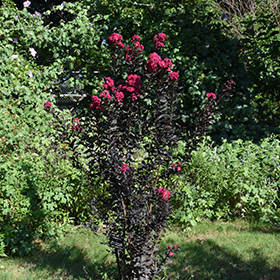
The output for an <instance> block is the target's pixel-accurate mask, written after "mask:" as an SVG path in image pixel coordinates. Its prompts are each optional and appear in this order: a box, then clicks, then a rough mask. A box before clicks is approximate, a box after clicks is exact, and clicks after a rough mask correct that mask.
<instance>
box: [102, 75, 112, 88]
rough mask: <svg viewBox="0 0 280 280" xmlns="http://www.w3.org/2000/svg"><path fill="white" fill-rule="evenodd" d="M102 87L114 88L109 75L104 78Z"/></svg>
mask: <svg viewBox="0 0 280 280" xmlns="http://www.w3.org/2000/svg"><path fill="white" fill-rule="evenodd" d="M102 87H103V88H105V89H110V90H115V88H114V81H113V80H112V79H111V78H110V77H107V78H106V79H105V83H104V84H103V85H102Z"/></svg>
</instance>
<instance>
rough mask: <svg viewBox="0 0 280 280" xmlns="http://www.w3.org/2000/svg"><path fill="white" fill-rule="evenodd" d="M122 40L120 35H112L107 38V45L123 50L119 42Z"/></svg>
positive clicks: (122, 45)
mask: <svg viewBox="0 0 280 280" xmlns="http://www.w3.org/2000/svg"><path fill="white" fill-rule="evenodd" d="M121 40H122V35H121V34H118V33H113V34H112V35H111V36H110V37H109V38H108V43H109V44H110V45H112V46H113V47H120V48H124V44H123V43H122V42H121Z"/></svg>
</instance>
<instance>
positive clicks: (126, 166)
mask: <svg viewBox="0 0 280 280" xmlns="http://www.w3.org/2000/svg"><path fill="white" fill-rule="evenodd" d="M128 169H129V166H128V165H127V164H126V163H125V164H124V165H123V166H121V167H120V170H121V172H122V173H123V174H124V173H125V172H126V171H127V170H128Z"/></svg>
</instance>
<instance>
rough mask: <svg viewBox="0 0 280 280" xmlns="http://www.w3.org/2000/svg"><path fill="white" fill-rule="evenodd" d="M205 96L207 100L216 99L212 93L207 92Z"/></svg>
mask: <svg viewBox="0 0 280 280" xmlns="http://www.w3.org/2000/svg"><path fill="white" fill-rule="evenodd" d="M206 96H207V97H208V98H213V99H216V98H217V96H216V94H215V93H213V92H208V93H207V94H206Z"/></svg>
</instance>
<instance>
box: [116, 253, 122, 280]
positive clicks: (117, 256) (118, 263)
mask: <svg viewBox="0 0 280 280" xmlns="http://www.w3.org/2000/svg"><path fill="white" fill-rule="evenodd" d="M115 255H116V258H117V265H118V271H119V276H120V280H122V274H121V267H120V262H119V254H118V249H117V248H115Z"/></svg>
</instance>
